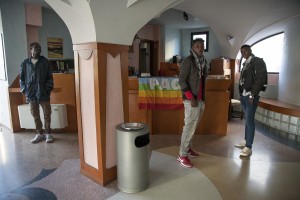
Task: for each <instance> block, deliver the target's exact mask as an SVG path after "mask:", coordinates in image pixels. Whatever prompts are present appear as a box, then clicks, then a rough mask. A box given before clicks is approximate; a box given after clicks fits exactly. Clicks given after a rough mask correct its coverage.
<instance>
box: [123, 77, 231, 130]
mask: <svg viewBox="0 0 300 200" xmlns="http://www.w3.org/2000/svg"><path fill="white" fill-rule="evenodd" d="M230 84H231V79H207V83H206V105H205V106H206V108H205V111H204V113H203V117H202V120H201V122H200V123H199V126H198V128H197V130H196V133H195V134H199V135H226V134H227V121H228V110H229V92H228V88H229V86H230ZM128 85H129V91H128V93H129V121H130V122H144V123H147V124H148V125H149V127H150V130H151V132H152V134H161V135H162V134H168V135H170V134H175V135H179V134H181V133H182V128H183V122H184V110H183V109H180V110H139V106H138V79H137V78H136V77H129V80H128Z"/></svg>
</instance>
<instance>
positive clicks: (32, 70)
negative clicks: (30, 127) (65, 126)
mask: <svg viewBox="0 0 300 200" xmlns="http://www.w3.org/2000/svg"><path fill="white" fill-rule="evenodd" d="M30 51H31V57H30V58H27V59H25V60H24V61H23V62H22V64H21V67H20V88H21V92H22V94H24V95H25V96H26V102H28V103H29V105H30V111H31V115H32V117H33V119H34V123H35V127H36V131H37V132H38V134H37V135H36V136H35V138H34V139H32V140H31V142H32V143H38V142H40V141H43V140H46V142H47V143H50V142H53V137H52V135H51V128H50V124H51V105H50V94H51V91H52V89H53V76H52V71H51V68H50V64H49V61H48V59H47V58H45V57H44V56H41V55H40V53H41V46H40V44H39V43H37V42H34V43H32V44H30ZM40 105H41V107H42V109H43V113H44V121H45V130H46V136H45V135H44V134H43V124H42V121H41V117H40V108H39V106H40Z"/></svg>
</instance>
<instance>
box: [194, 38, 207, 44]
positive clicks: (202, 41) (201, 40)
mask: <svg viewBox="0 0 300 200" xmlns="http://www.w3.org/2000/svg"><path fill="white" fill-rule="evenodd" d="M196 42H201V43H204V40H203V39H202V38H196V39H194V40H193V42H192V45H194V44H195V43H196Z"/></svg>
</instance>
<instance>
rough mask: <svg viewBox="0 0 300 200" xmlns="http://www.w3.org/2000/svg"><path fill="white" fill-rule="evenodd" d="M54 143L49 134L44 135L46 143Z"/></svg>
mask: <svg viewBox="0 0 300 200" xmlns="http://www.w3.org/2000/svg"><path fill="white" fill-rule="evenodd" d="M53 141H54V138H53V136H52V135H51V134H46V142H47V143H51V142H53Z"/></svg>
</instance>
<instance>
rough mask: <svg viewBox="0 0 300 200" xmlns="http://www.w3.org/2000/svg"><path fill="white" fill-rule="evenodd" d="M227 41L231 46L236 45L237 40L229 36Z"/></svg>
mask: <svg viewBox="0 0 300 200" xmlns="http://www.w3.org/2000/svg"><path fill="white" fill-rule="evenodd" d="M227 40H228V42H229V44H230V45H231V46H233V45H234V41H235V38H234V37H233V36H230V35H229V36H227Z"/></svg>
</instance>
